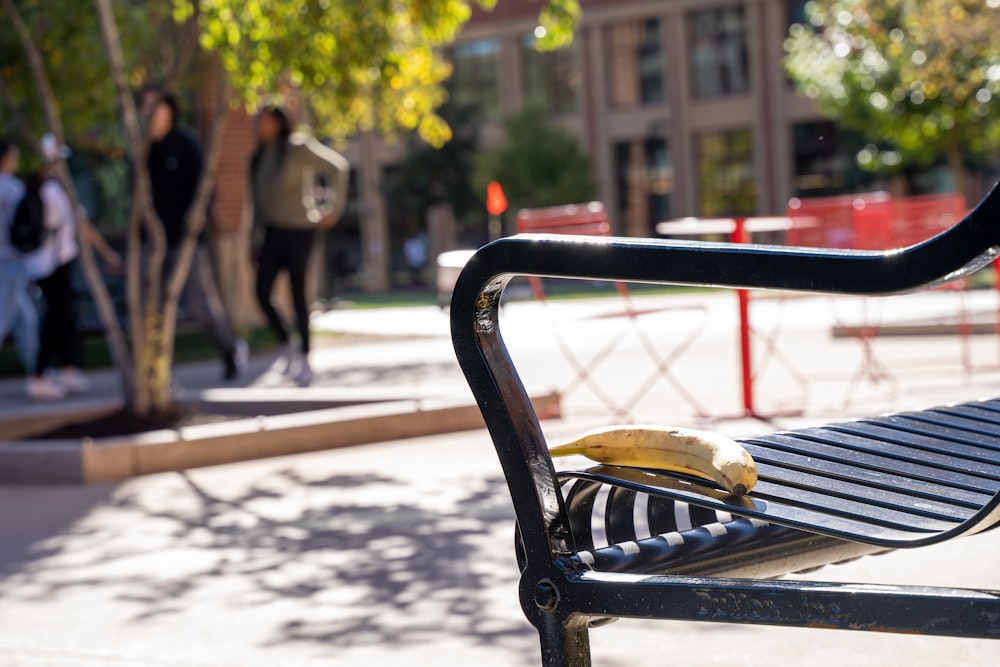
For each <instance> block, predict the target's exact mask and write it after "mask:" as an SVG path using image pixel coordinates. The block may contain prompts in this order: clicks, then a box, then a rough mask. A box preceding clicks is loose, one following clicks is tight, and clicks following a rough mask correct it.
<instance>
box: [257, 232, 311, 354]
mask: <svg viewBox="0 0 1000 667" xmlns="http://www.w3.org/2000/svg"><path fill="white" fill-rule="evenodd" d="M315 238H316V230H315V229H280V228H277V227H270V226H269V227H267V229H266V232H265V234H264V243H263V245H261V248H260V256H259V257H258V268H257V302H258V303H259V304H260V307H261V310H263V311H264V315H265V317H267V322H268V324H270V325H271V329H272V330H273V331H274V333H275V335H277V336H278V339H279V340H280V341H281V342H282V343H287V342H288V340H289V334H288V330H287V329H286V328H285V323H284V321H283V320H282V319H281V315H279V314H278V311H277V310H276V309H275V307H274V304H273V303H272V302H271V290H272V289H273V288H274V280H275V278H277V277H278V273H279V272H281V271H283V270H285V271H288V282H289V285H290V287H291V288H292V304H293V305H294V306H295V323H296V326H297V328H298V331H299V337H300V339H301V340H302V353H303V354H309V305H308V304H307V303H306V270H307V268H308V265H309V254H310V253H311V252H312V247H313V241H314V239H315Z"/></svg>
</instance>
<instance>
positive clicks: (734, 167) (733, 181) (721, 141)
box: [695, 130, 757, 216]
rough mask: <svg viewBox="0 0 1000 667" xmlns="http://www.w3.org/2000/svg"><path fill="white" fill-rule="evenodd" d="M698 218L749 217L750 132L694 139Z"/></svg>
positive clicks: (752, 196)
mask: <svg viewBox="0 0 1000 667" xmlns="http://www.w3.org/2000/svg"><path fill="white" fill-rule="evenodd" d="M695 144H696V145H695V156H696V157H695V159H696V160H697V165H698V215H701V216H729V215H752V214H753V213H754V212H755V210H756V206H757V186H756V179H755V178H754V173H753V135H752V134H751V132H750V130H730V131H725V132H704V133H702V134H699V135H697V137H696V138H695Z"/></svg>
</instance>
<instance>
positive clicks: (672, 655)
mask: <svg viewBox="0 0 1000 667" xmlns="http://www.w3.org/2000/svg"><path fill="white" fill-rule="evenodd" d="M693 298H695V299H696V300H697V301H698V302H699V303H702V304H705V306H706V308H708V310H709V311H711V312H712V313H716V314H717V316H718V317H719V318H725V317H728V318H729V319H722V320H720V321H718V322H716V321H714V320H713V321H712V322H711V323H710V324H707V325H706V326H705V328H704V330H703V331H702V332H701V334H700V336H699V345H698V346H694V347H693V348H692V350H691V351H690V352H689V354H691V355H692V358H691V361H690V362H687V363H688V365H687V366H682V367H681V368H679V369H678V372H679V374H680V375H681V377H683V378H684V381H685V382H688V383H689V385H690V388H691V390H692V391H697V392H698V395H699V397H700V399H701V400H703V401H705V402H706V403H708V404H709V405H710V406H712V407H718V409H719V410H720V411H730V412H732V411H733V410H734V408H735V406H738V401H736V396H735V394H734V393H733V392H732V391H731V385H732V384H733V383H734V381H735V378H736V374H735V370H734V367H733V358H732V356H731V355H728V354H721V353H720V351H719V350H720V345H722V344H723V343H724V345H726V346H728V345H730V343H731V342H732V341H731V338H732V325H733V317H732V315H726V313H730V312H731V311H734V310H735V309H734V308H732V303H731V301H729V300H726V299H725V298H724V297H714V296H712V297H708V298H705V297H693ZM651 299H653V300H650V301H644V305H649V306H650V309H651V310H657V309H660V308H668V307H670V308H676V307H679V306H681V305H684V304H686V303H689V301H682V302H679V301H677V300H673V301H670V300H668V302H661V301H659V299H660V297H651ZM914 303H917V302H914ZM920 303H924V304H925V305H923V306H920V307H919V308H917V307H914V308H912V309H910V311H909V312H914V311H921V312H923V314H925V315H926V314H927V313H928V312H929V311H930V310H932V306H931V305H927V304H930V303H931V302H920ZM516 306H517V304H512V307H511V308H510V309H509V311H508V313H507V315H506V316H505V317H506V318H508V320H507V323H506V326H507V327H508V330H509V335H508V336H507V339H508V342H509V344H510V345H511V347H512V354H515V355H518V358H520V359H523V360H526V362H525V369H524V375H525V376H526V382H527V381H529V380H530V381H535V382H542V381H546V380H548V381H550V382H553V383H559V382H565V380H566V376H565V375H564V373H565V371H566V364H565V362H564V361H561V360H559V359H557V356H558V352H559V350H558V349H556V348H553V347H552V346H551V343H550V341H549V338H550V337H551V336H550V334H551V333H552V332H553V331H556V332H558V331H561V330H560V329H559V328H558V327H559V326H561V325H559V324H551V323H546V322H544V321H543V320H541V319H540V315H539V313H540V312H541V311H539V310H538V307H537V306H533V305H530V304H525V305H523V306H522V307H520V308H518V307H516ZM784 307H788V306H787V305H786V306H784ZM828 307H829V304H827V305H826V306H824V305H823V303H822V302H820V301H812V302H809V301H803V302H801V303H800V304H799V305H798V306H797V308H799V310H797V311H794V312H793V313H792V314H790V315H787V316H785V319H784V320H783V322H784V324H785V325H786V329H785V333H784V334H783V337H782V341H783V345H784V349H785V350H786V352H787V354H788V355H789V356H791V357H792V358H793V359H795V360H796V362H797V363H798V362H801V363H806V362H807V361H808V362H809V363H814V364H817V365H818V367H822V368H823V369H825V370H826V372H829V373H830V376H829V377H828V378H826V379H825V380H824V381H823V382H822V383H821V384H819V385H817V386H814V387H813V391H816V392H819V393H822V394H824V395H825V397H826V399H828V400H825V401H814V402H813V403H810V404H809V405H810V406H814V405H816V404H817V403H822V410H821V411H820V412H822V414H817V413H810V414H807V415H804V416H802V417H797V418H794V419H792V418H777V419H775V420H774V423H771V424H766V423H762V422H760V421H756V420H746V419H723V420H718V421H716V422H715V423H714V424H713V428H717V429H719V430H721V431H724V432H727V433H730V434H732V435H739V434H748V433H750V432H753V431H761V430H772V429H775V428H782V427H786V426H787V427H791V426H795V425H798V424H801V423H803V422H805V421H812V422H815V421H817V420H823V421H825V420H828V419H836V418H843V417H849V416H852V415H857V413H858V412H859V411H862V410H863V411H874V410H876V409H882V406H889V407H893V406H896V407H909V406H912V405H918V404H926V403H934V402H940V401H946V400H961V399H967V398H972V397H975V396H977V395H980V394H992V395H1000V373H997V372H996V371H995V370H992V369H986V370H981V371H977V372H976V373H973V374H971V375H965V374H963V372H962V371H961V370H960V365H959V364H958V356H957V352H956V350H957V349H958V348H957V347H956V343H955V341H954V340H953V339H951V338H920V339H892V340H886V341H879V342H878V348H877V352H878V354H879V355H880V357H881V358H884V359H885V360H886V362H887V363H889V364H890V366H891V368H892V370H893V372H894V373H895V374H896V376H897V377H898V378H899V379H900V380H901V381H902V383H903V384H904V385H905V386H903V387H901V388H899V390H898V391H896V392H895V394H894V395H893V396H888V395H885V396H883V395H882V393H883V392H884V389H885V388H884V387H875V388H874V389H873V390H872V391H873V395H877V396H879V402H874V401H872V402H863V403H861V404H860V405H858V404H855V405H851V406H849V407H847V408H844V407H843V405H842V400H841V399H842V398H843V395H844V389H845V385H846V382H847V379H848V378H849V377H850V371H851V370H853V368H854V364H856V363H857V361H858V346H857V344H856V343H855V342H854V341H834V340H832V339H830V337H829V335H828V331H827V329H826V326H827V325H828V324H829V319H830V318H829V316H826V319H822V320H821V314H822V313H823V312H824V310H826V309H827V308H828ZM616 308H617V306H615V305H614V304H611V303H609V302H601V303H594V302H589V303H588V302H584V303H568V304H567V305H565V306H564V307H563V306H560V310H559V313H558V315H559V317H565V318H566V321H568V322H569V323H570V324H568V325H567V326H569V327H570V328H571V329H572V330H573V331H576V332H577V333H580V334H581V336H580V337H579V340H580V343H581V346H582V347H584V348H585V349H593V348H597V347H599V346H600V345H601V343H600V342H599V339H600V337H601V336H607V335H615V334H616V332H617V331H618V327H619V326H620V325H621V322H620V321H618V320H617V319H616V318H614V317H613V315H614V314H615V310H616ZM755 308H756V306H755ZM760 308H761V310H760V311H759V312H761V313H762V317H761V320H762V322H765V323H768V324H772V323H773V322H774V321H776V320H775V316H774V313H776V312H777V310H768V309H772V308H773V309H777V308H778V306H777V304H772V305H767V304H766V303H762V304H761V305H760ZM598 315H604V316H609V317H597V316H598ZM676 315H677V311H676V310H663V311H662V320H663V321H662V322H661V321H660V319H657V318H658V317H660V316H659V315H651V316H650V317H651V319H650V320H649V324H648V326H649V327H650V333H651V335H652V336H654V337H656V340H657V341H660V342H664V343H666V342H669V340H671V338H670V336H672V335H678V334H677V332H676V331H674V329H675V328H676V327H677V326H678V324H677V318H676V317H675V316H676ZM764 315H766V316H767V317H764ZM401 320H402V321H404V322H406V323H407V326H408V329H406V330H400V329H399V327H400V324H399V323H400V321H401ZM379 322H382V324H378V323H379ZM440 322H446V318H445V317H444V315H442V314H441V313H439V312H437V311H435V310H433V309H407V311H406V312H405V313H391V312H390V313H385V312H381V311H370V312H368V313H366V314H364V315H363V316H361V315H357V316H356V315H355V314H353V313H350V312H348V311H344V312H333V313H330V314H327V315H323V316H320V317H319V318H317V326H321V327H324V328H337V329H340V330H344V331H353V332H354V333H365V334H366V335H371V334H377V333H380V332H381V333H385V329H386V328H388V329H393V330H392V331H390V332H389V333H391V334H392V338H390V339H388V340H386V341H384V342H372V341H368V342H357V341H356V340H355V342H352V343H350V344H347V343H338V344H335V345H333V346H331V347H328V348H326V349H324V350H322V351H319V352H318V353H317V366H318V367H319V368H320V369H321V372H320V373H319V378H318V380H317V388H316V389H315V390H310V392H307V393H309V394H315V395H318V397H319V398H322V397H323V396H325V395H328V394H332V393H334V392H345V393H349V392H350V391H356V392H362V391H369V392H385V393H386V394H388V393H393V392H395V393H410V392H417V391H423V392H437V391H442V392H462V391H465V392H467V391H468V390H467V389H465V388H464V387H463V385H462V380H461V376H460V374H459V373H458V370H457V365H456V364H455V362H454V359H453V357H452V356H451V352H450V347H449V343H448V340H447V329H446V328H445V329H444V330H443V331H442V330H440V329H439V328H438V324H435V323H440ZM407 333H409V334H416V333H420V334H421V335H420V336H415V335H414V336H413V337H407V336H406V334H407ZM720 341H723V343H720ZM639 347H640V346H637V345H636V344H635V343H634V341H633V342H631V343H630V342H629V341H627V340H626V341H623V343H622V347H621V348H620V349H619V350H618V352H619V353H620V354H621V356H622V357H623V359H622V364H623V365H622V366H620V367H619V368H618V370H617V371H614V370H612V371H611V372H609V374H608V376H607V379H604V380H602V381H604V382H606V383H607V386H608V387H609V388H610V390H611V391H612V392H615V393H623V392H624V391H625V389H627V388H629V387H630V386H633V385H634V384H635V381H636V380H635V378H636V377H637V376H636V373H637V372H638V371H639V370H643V369H644V366H647V367H648V365H649V362H648V360H644V358H643V357H642V356H641V355H640V354H639V352H640V351H641V350H639ZM974 351H975V352H976V354H977V358H978V359H983V360H989V359H993V358H995V357H994V356H992V355H996V354H997V351H996V341H995V339H992V338H990V337H980V338H979V339H978V340H977V341H976V349H975V350H974ZM270 361H271V360H270V359H269V358H267V357H261V358H258V359H255V360H254V363H253V371H252V373H251V374H250V375H249V376H248V377H247V378H246V379H245V381H244V383H243V384H245V385H246V387H247V389H245V391H248V392H296V391H297V390H291V389H290V388H289V387H288V386H287V383H286V382H285V381H284V380H282V379H280V378H278V377H277V376H275V375H274V374H273V373H270V371H269V367H270ZM820 362H822V363H821V364H820ZM984 363H985V362H984ZM691 368H695V369H696V371H695V374H696V375H697V376H698V377H697V378H693V377H692V373H691V372H690V369H691ZM219 370H220V369H219V368H218V365H217V364H194V365H190V366H188V365H185V366H184V367H182V368H181V369H179V373H178V377H179V378H180V382H181V383H182V385H183V386H184V387H185V388H186V389H187V390H188V391H191V392H195V391H204V392H212V391H224V390H220V389H219V384H218V382H217V375H218V372H219ZM680 371H685V372H683V373H681V372H680ZM834 371H837V372H834ZM616 376H617V377H616ZM93 379H94V380H95V392H94V394H96V395H98V396H100V395H106V396H113V395H114V392H115V386H114V377H113V374H111V373H108V374H100V373H96V374H94V376H93ZM775 383H776V385H777V384H780V383H779V382H778V381H777V380H775ZM783 386H784V385H783ZM18 388H19V385H18V384H16V383H13V382H3V383H0V409H2V410H8V411H10V410H15V411H16V410H25V409H26V407H27V404H26V403H24V402H23V401H21V402H19V401H20V400H21V399H20V398H19V394H18V392H17V391H16V390H17V389H18ZM785 388H786V389H787V386H786V387H785ZM230 391H232V390H231V389H230ZM238 391H241V390H238ZM670 391H671V390H670V387H669V386H664V385H662V384H661V385H660V386H658V387H656V391H654V392H653V395H654V397H653V398H650V399H649V400H648V401H647V402H645V403H643V404H641V405H639V406H638V407H637V408H636V409H637V411H638V412H639V413H640V416H646V417H648V418H650V419H652V418H655V416H656V415H657V414H659V413H658V412H657V410H660V411H662V412H664V413H669V414H670V417H669V418H670V419H671V420H673V419H675V418H676V420H677V422H678V423H697V422H698V420H696V419H695V418H694V417H693V415H692V414H691V413H690V411H688V412H687V413H686V416H685V413H684V409H685V408H686V406H684V405H683V404H682V403H680V402H678V401H677V398H676V396H675V395H673V394H671V393H670ZM657 392H658V393H657ZM821 398H823V397H821ZM569 407H570V408H571V409H570V410H569V415H568V417H567V418H565V419H562V420H555V421H549V422H546V423H545V424H544V429H545V431H546V434H547V436H548V437H549V438H550V439H553V440H557V439H562V438H565V437H568V436H570V435H572V434H577V433H579V432H581V431H582V430H584V429H586V428H589V427H591V426H594V425H597V424H601V423H606V422H607V421H608V416H607V414H606V412H605V413H602V412H601V408H602V406H601V405H600V404H599V402H598V401H595V400H594V398H593V397H592V396H588V395H586V392H583V391H579V392H577V393H576V394H575V398H573V399H572V401H571V402H570V406H569ZM512 532H513V528H512V509H511V506H510V501H509V498H508V497H507V492H506V488H505V485H504V483H503V480H502V477H501V475H500V471H499V466H498V464H497V462H496V457H495V455H494V453H493V451H492V446H491V444H490V442H489V439H488V436H487V435H486V433H485V432H484V431H475V432H469V433H461V434H453V435H447V436H436V437H432V438H420V439H413V440H406V441H399V442H387V443H378V444H373V445H368V446H365V447H357V448H352V449H344V450H337V451H328V452H319V453H314V454H306V455H299V456H295V457H285V458H274V459H267V460H260V461H252V462H246V463H241V464H232V465H227V466H220V467H216V468H205V469H199V470H192V471H189V472H186V473H170V474H162V475H153V476H148V477H143V478H136V479H133V480H129V481H127V482H124V483H119V484H106V485H93V486H65V487H58V486H48V487H46V486H23V487H13V486H8V487H0V600H2V601H3V602H2V604H0V664H2V665H4V666H5V667H6V666H8V665H9V666H12V667H40V666H45V667H64V666H65V667H70V666H72V667H76V666H83V667H112V666H113V667H120V666H122V665H129V666H131V665H135V666H140V665H154V666H155V665H165V666H167V665H169V666H178V665H184V666H191V667H194V666H198V667H203V666H209V665H212V666H218V667H233V666H237V665H239V666H246V667H257V666H264V665H268V666H271V665H305V666H311V665H317V666H318V665H406V666H410V665H422V666H423V665H428V666H432V667H433V666H438V665H439V666H442V667H445V666H447V667H451V666H452V665H456V664H477V665H480V666H482V667H492V666H494V665H495V666H498V667H499V666H521V665H523V666H526V667H527V666H529V665H537V664H539V660H538V653H537V641H536V639H535V635H534V631H533V630H532V629H531V628H530V626H528V625H527V623H526V622H525V621H524V620H523V618H522V616H521V614H520V610H519V609H518V607H517V594H516V582H517V569H516V565H515V563H514V559H513V548H512ZM998 558H1000V533H997V531H992V532H990V533H987V534H985V535H982V536H977V537H973V538H968V539H967V540H964V541H960V542H956V543H954V544H948V545H943V546H941V547H935V548H931V549H925V550H918V551H912V552H896V553H893V554H890V555H886V556H879V557H869V558H865V559H862V560H860V561H858V562H856V563H853V564H849V565H844V566H837V567H829V568H826V569H824V570H822V571H821V572H820V573H818V574H816V575H813V576H814V577H828V578H837V579H845V580H852V581H879V582H891V581H898V582H911V583H913V582H916V583H920V584H942V585H964V586H979V587H987V588H1000V581H998V579H997V575H996V572H995V567H994V566H993V564H994V563H996V562H997V559H998ZM592 638H593V641H594V664H595V665H600V666H603V667H624V666H625V665H650V666H652V665H662V664H664V663H665V662H668V661H669V662H671V663H677V664H706V665H708V664H737V663H757V662H760V663H762V664H772V665H793V664H794V665H816V666H821V667H826V666H830V667H833V666H834V665H836V666H837V667H840V665H843V664H845V663H846V664H852V665H855V666H858V665H885V664H918V665H920V664H956V663H957V664H967V665H992V664H994V663H995V662H996V660H995V656H996V644H995V643H991V642H986V641H973V640H947V639H935V638H920V637H909V636H907V637H903V636H886V635H867V634H861V633H859V634H851V633H845V632H829V631H828V632H823V631H803V630H783V629H770V628H752V627H747V628H744V627H736V626H724V625H707V624H703V625H698V624H687V623H654V622H647V621H628V622H619V623H616V624H614V625H612V626H609V627H607V628H601V629H598V630H595V631H594V632H593V633H592Z"/></svg>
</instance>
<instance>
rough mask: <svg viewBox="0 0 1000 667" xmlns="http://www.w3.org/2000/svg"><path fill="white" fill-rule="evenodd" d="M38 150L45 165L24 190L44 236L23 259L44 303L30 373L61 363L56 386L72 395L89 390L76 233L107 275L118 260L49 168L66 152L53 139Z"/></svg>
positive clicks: (47, 138) (42, 372)
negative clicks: (30, 194)
mask: <svg viewBox="0 0 1000 667" xmlns="http://www.w3.org/2000/svg"><path fill="white" fill-rule="evenodd" d="M40 148H41V152H42V159H43V161H44V165H45V166H44V167H43V168H42V172H41V173H40V174H38V175H36V176H34V177H32V180H37V183H31V184H30V185H29V190H32V189H34V188H37V190H38V203H39V204H41V206H42V228H43V234H42V237H41V239H40V244H39V246H38V247H37V248H36V249H34V250H33V251H32V252H30V253H29V254H28V255H27V256H26V257H25V260H24V261H25V267H26V270H27V273H28V278H29V279H30V280H33V281H35V283H36V284H37V285H38V287H39V289H40V290H41V292H42V296H44V298H45V314H44V317H43V318H42V324H41V338H40V342H41V345H40V347H39V349H38V358H37V360H36V364H35V372H36V373H37V374H38V375H45V374H46V372H47V371H48V370H49V368H50V367H51V366H52V363H53V361H55V360H58V361H60V362H61V363H62V367H61V370H60V372H59V374H58V376H57V377H58V384H59V386H60V387H61V389H63V390H64V391H65V392H67V393H77V392H82V391H86V390H87V389H88V388H89V387H90V382H89V381H88V380H87V378H86V376H85V375H84V374H83V373H82V372H81V371H80V360H81V345H80V336H79V328H78V320H77V308H76V299H75V298H74V296H73V275H74V273H75V271H76V268H75V267H76V259H77V257H78V256H79V255H80V247H79V245H78V243H77V230H78V228H79V232H80V233H81V234H83V235H84V236H86V238H87V240H88V241H89V242H90V243H91V244H92V245H93V246H94V249H95V250H97V252H98V254H100V256H101V257H102V259H104V261H105V262H106V263H107V264H108V266H109V267H111V269H112V270H120V269H121V266H122V260H121V257H120V256H119V255H118V253H117V252H115V251H114V250H113V249H112V248H111V247H110V246H109V245H108V244H107V242H106V241H105V240H104V237H102V236H101V234H100V232H98V231H97V229H96V228H95V227H94V226H93V225H91V224H89V222H88V221H87V220H86V219H85V218H84V217H83V216H81V219H80V220H78V219H77V216H76V215H75V214H74V211H73V205H72V203H71V202H70V199H69V195H68V194H67V193H66V190H65V189H63V186H62V184H61V183H60V182H59V179H58V178H56V177H55V173H54V170H53V167H54V164H55V162H56V161H57V160H58V159H60V158H61V157H69V149H68V148H67V147H65V146H63V147H60V146H58V142H57V140H56V138H55V136H54V135H52V134H46V135H45V136H44V137H42V141H41V146H40Z"/></svg>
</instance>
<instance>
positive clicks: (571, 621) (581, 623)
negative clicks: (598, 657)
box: [538, 614, 590, 667]
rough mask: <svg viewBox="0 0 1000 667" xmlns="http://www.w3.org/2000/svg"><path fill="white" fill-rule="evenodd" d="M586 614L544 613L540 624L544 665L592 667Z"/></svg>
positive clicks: (545, 666)
mask: <svg viewBox="0 0 1000 667" xmlns="http://www.w3.org/2000/svg"><path fill="white" fill-rule="evenodd" d="M587 625H588V618H587V617H586V616H577V615H573V616H570V617H569V618H568V619H567V618H563V617H562V616H560V615H559V614H544V615H543V619H542V622H541V624H540V625H539V626H538V637H539V639H540V640H541V644H542V665H543V667H590V636H589V634H588V631H587Z"/></svg>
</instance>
